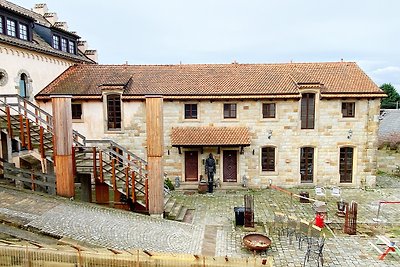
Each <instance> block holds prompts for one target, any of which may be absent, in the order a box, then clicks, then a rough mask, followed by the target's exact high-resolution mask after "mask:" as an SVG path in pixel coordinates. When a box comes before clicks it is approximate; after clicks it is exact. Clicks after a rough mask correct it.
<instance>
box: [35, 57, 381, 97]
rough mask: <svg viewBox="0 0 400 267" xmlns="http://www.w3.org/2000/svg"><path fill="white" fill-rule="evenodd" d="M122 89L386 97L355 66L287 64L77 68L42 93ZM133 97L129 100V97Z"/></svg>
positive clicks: (214, 94)
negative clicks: (307, 90) (314, 90)
mask: <svg viewBox="0 0 400 267" xmlns="http://www.w3.org/2000/svg"><path fill="white" fill-rule="evenodd" d="M112 84H115V85H122V87H123V88H124V93H123V95H124V96H126V97H128V96H133V98H136V97H137V96H140V97H143V96H144V95H149V94H159V95H163V96H164V97H165V98H168V97H171V98H176V97H181V98H193V97H199V96H203V97H204V96H211V97H213V98H218V97H223V96H235V97H238V98H241V97H243V96H246V97H248V96H250V95H262V96H276V95H288V96H289V95H290V97H293V96H294V95H295V96H299V89H301V88H303V87H307V86H310V87H319V88H320V90H321V94H322V95H323V94H338V93H345V94H346V93H349V94H350V93H351V94H354V95H358V96H359V97H362V96H363V94H369V95H371V94H372V95H374V94H377V97H379V96H380V95H382V91H381V90H380V89H379V87H378V86H377V85H376V84H374V82H373V81H372V80H371V79H370V78H369V77H368V76H367V75H366V74H365V73H364V72H363V71H362V70H361V69H360V68H359V67H358V66H357V64H356V63H354V62H328V63H288V64H189V65H86V64H83V65H75V66H72V67H70V68H69V69H68V70H67V71H66V72H64V73H63V74H62V75H61V76H60V77H58V78H57V79H56V80H54V81H53V82H52V83H50V84H49V85H48V86H47V87H46V88H45V89H43V90H42V91H41V92H40V93H39V95H38V99H40V98H42V97H46V96H48V95H50V94H71V95H81V96H83V95H101V88H102V87H104V85H112ZM128 98H129V97H128Z"/></svg>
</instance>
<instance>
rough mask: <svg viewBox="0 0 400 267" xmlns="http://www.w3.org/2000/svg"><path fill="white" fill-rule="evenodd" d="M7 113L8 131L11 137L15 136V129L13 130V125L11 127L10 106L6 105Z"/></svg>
mask: <svg viewBox="0 0 400 267" xmlns="http://www.w3.org/2000/svg"><path fill="white" fill-rule="evenodd" d="M6 113H7V131H8V135H9V136H10V138H11V139H12V138H13V131H12V127H11V112H10V106H8V105H7V106H6Z"/></svg>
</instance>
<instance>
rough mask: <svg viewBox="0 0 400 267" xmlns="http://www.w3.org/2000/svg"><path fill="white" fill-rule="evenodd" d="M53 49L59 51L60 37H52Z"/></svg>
mask: <svg viewBox="0 0 400 267" xmlns="http://www.w3.org/2000/svg"><path fill="white" fill-rule="evenodd" d="M53 48H55V49H60V36H57V35H53Z"/></svg>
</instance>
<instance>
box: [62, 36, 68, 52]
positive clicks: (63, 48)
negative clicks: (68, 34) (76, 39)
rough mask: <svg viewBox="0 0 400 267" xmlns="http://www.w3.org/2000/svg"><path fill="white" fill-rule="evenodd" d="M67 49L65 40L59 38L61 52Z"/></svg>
mask: <svg viewBox="0 0 400 267" xmlns="http://www.w3.org/2000/svg"><path fill="white" fill-rule="evenodd" d="M67 47H68V43H67V39H65V38H61V51H64V52H67Z"/></svg>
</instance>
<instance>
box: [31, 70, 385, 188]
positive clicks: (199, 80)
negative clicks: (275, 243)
mask: <svg viewBox="0 0 400 267" xmlns="http://www.w3.org/2000/svg"><path fill="white" fill-rule="evenodd" d="M53 94H67V95H72V100H73V102H72V119H73V122H74V128H75V129H76V130H78V131H79V132H81V133H82V134H84V135H85V136H87V137H88V138H109V139H113V140H115V141H117V142H118V143H120V144H122V145H124V146H125V147H127V148H128V149H130V150H131V151H132V152H134V153H136V154H137V155H139V156H141V157H142V158H146V105H145V97H146V96H148V95H161V96H162V97H163V120H164V171H165V172H166V174H167V176H168V177H171V178H172V179H174V177H179V179H180V181H181V183H183V184H186V185H193V186H195V185H197V184H198V182H199V179H200V178H201V176H202V175H203V176H204V161H205V159H206V158H207V157H208V154H209V153H213V155H214V156H215V158H216V163H217V173H216V178H217V179H218V181H219V183H220V184H221V186H222V187H223V188H229V186H231V185H235V186H237V185H242V184H245V185H247V186H249V187H252V188H260V187H263V186H267V185H268V184H269V183H273V184H276V185H281V186H294V185H300V184H307V185H326V186H330V185H340V186H352V187H360V186H364V185H369V186H372V185H374V184H375V177H376V176H375V172H376V164H377V163H376V150H377V132H378V123H379V107H380V98H381V97H383V96H385V94H384V93H383V92H382V91H381V90H380V89H379V88H378V87H377V86H376V85H375V84H374V83H373V82H372V81H371V79H370V78H369V77H368V76H367V75H366V74H365V73H364V72H363V71H362V70H361V69H360V68H359V67H358V66H357V64H355V63H353V62H330V63H289V64H238V63H234V64H204V65H202V64H199V65H182V64H180V65H118V66H116V65H85V64H83V65H82V64H80V65H74V66H71V67H70V68H68V69H67V70H66V71H65V72H64V73H63V74H62V75H60V76H59V77H58V78H57V79H55V80H54V81H53V82H52V83H50V84H49V85H48V86H47V87H46V88H44V89H43V90H42V91H41V92H40V93H39V94H38V95H37V96H36V101H37V102H38V103H39V105H40V106H41V107H42V108H44V109H46V110H49V111H50V110H51V101H50V95H53Z"/></svg>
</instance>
